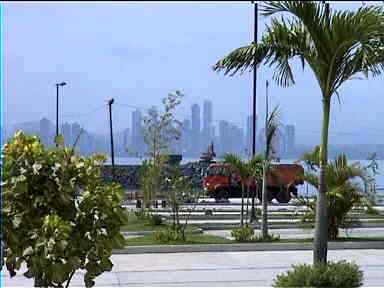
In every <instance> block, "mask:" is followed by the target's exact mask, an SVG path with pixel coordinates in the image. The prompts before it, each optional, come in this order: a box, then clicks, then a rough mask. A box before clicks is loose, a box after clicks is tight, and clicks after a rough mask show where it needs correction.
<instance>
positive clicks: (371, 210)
mask: <svg viewBox="0 0 384 288" xmlns="http://www.w3.org/2000/svg"><path fill="white" fill-rule="evenodd" d="M366 212H367V214H369V215H379V214H380V212H379V210H377V209H375V208H373V207H372V206H371V205H369V206H367V210H366Z"/></svg>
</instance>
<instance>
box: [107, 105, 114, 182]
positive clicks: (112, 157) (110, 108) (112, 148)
mask: <svg viewBox="0 0 384 288" xmlns="http://www.w3.org/2000/svg"><path fill="white" fill-rule="evenodd" d="M114 101H115V100H114V99H113V98H112V99H110V100H109V101H108V106H109V128H110V133H111V161H112V180H115V151H114V147H113V130H112V104H113V102H114Z"/></svg>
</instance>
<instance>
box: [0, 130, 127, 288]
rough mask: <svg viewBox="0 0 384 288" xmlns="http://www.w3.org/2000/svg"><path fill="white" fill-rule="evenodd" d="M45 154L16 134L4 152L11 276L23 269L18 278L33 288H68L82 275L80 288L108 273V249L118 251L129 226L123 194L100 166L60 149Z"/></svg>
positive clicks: (6, 240) (5, 216) (33, 139)
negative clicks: (30, 280) (105, 179)
mask: <svg viewBox="0 0 384 288" xmlns="http://www.w3.org/2000/svg"><path fill="white" fill-rule="evenodd" d="M57 143H58V144H59V147H58V148H54V149H50V150H48V149H45V148H44V146H43V145H42V144H41V142H40V140H39V139H38V138H37V137H34V136H27V135H25V134H24V133H22V132H17V133H16V134H15V136H14V137H13V138H12V139H11V140H10V141H9V142H8V143H7V144H6V145H5V146H4V150H3V156H4V167H3V174H2V176H3V179H2V180H3V184H2V193H3V209H2V219H3V229H4V234H3V237H4V238H3V240H4V244H5V247H6V249H5V254H6V267H7V270H8V271H9V273H10V275H11V277H13V276H15V275H16V272H17V271H18V270H19V269H20V267H21V265H22V264H23V263H25V265H26V267H27V271H26V272H25V273H24V276H26V277H28V278H34V281H35V286H38V287H63V286H64V285H65V286H66V287H68V286H69V283H70V281H71V279H72V277H73V275H74V274H75V272H76V271H77V270H78V269H84V270H85V274H84V283H85V286H86V287H91V286H93V285H94V283H95V282H94V278H95V277H97V276H98V275H100V274H102V273H103V272H104V271H110V270H111V269H112V266H113V264H112V262H111V260H110V256H111V254H112V248H113V247H117V246H122V245H124V242H125V241H124V237H123V236H122V235H121V233H120V227H121V226H122V225H124V224H125V223H126V221H127V217H126V216H127V215H126V212H125V209H124V208H123V207H121V205H120V203H121V201H122V199H123V191H122V189H121V187H120V186H119V185H117V184H114V183H112V184H108V185H107V184H105V183H104V182H103V179H102V177H101V173H100V169H101V166H102V164H103V162H104V161H105V160H106V159H105V157H104V156H101V155H96V156H93V157H90V158H84V157H80V156H77V155H75V154H74V151H73V149H71V148H63V147H62V144H63V139H62V137H58V138H57Z"/></svg>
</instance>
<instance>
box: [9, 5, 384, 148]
mask: <svg viewBox="0 0 384 288" xmlns="http://www.w3.org/2000/svg"><path fill="white" fill-rule="evenodd" d="M359 5H361V4H360V3H359V2H355V3H353V2H340V3H337V4H335V3H333V4H331V7H334V8H338V9H339V8H343V9H352V10H353V9H356V8H357V7H359ZM3 15H4V20H3V23H2V24H3V25H4V27H3V31H4V35H3V39H4V46H3V47H4V55H3V56H4V60H5V61H4V62H5V67H4V72H5V73H4V74H5V75H4V81H5V87H4V94H5V99H4V113H5V119H4V120H5V124H6V126H7V127H8V128H9V127H10V126H11V125H13V124H16V123H19V122H24V121H36V120H40V119H41V118H42V117H47V118H48V119H50V120H51V121H54V120H55V115H56V114H55V113H56V110H55V109H56V88H55V83H57V82H62V81H65V82H67V83H68V84H67V86H64V87H62V88H61V89H60V100H59V102H60V122H61V123H62V122H64V121H69V122H74V121H78V122H80V123H81V124H82V125H84V126H85V128H86V129H88V130H90V131H92V132H96V133H105V134H106V133H108V113H107V102H106V101H107V99H109V98H111V97H113V98H114V99H115V104H114V106H113V119H114V127H115V131H119V130H122V129H124V128H127V127H130V125H131V112H132V111H133V110H134V107H139V108H140V109H142V110H143V111H145V109H147V108H149V107H150V106H151V105H160V103H161V99H162V98H163V97H165V96H166V95H167V93H169V92H172V91H175V90H180V91H182V92H183V93H184V94H185V97H184V100H183V103H182V105H181V106H180V107H179V109H178V112H177V113H176V115H177V117H178V118H180V119H181V120H183V119H184V118H189V117H190V106H191V105H192V104H193V103H198V104H200V105H201V110H202V104H203V101H204V99H207V100H211V101H212V102H213V118H214V120H222V119H223V120H227V121H231V122H234V123H236V124H238V125H239V126H241V127H245V123H246V117H247V115H250V113H251V109H252V101H251V99H252V74H251V73H245V74H243V75H238V76H234V77H229V76H224V75H222V74H220V73H216V72H214V71H213V70H212V66H213V64H215V63H216V62H217V60H219V59H220V58H221V57H223V56H225V55H226V54H227V53H229V52H230V51H232V50H233V49H235V48H237V47H240V46H243V45H247V44H248V43H249V42H251V41H252V39H253V29H254V27H253V21H254V20H253V7H252V5H251V4H250V2H246V1H244V2H193V3H192V2H162V3H158V2H129V3H128V2H125V3H124V2H116V3H110V2H109V3H106V2H83V3H81V2H67V3H60V2H52V3H45V2H33V3H29V2H24V3H17V2H14V3H12V2H9V3H3ZM268 21H269V18H266V17H263V16H260V17H259V30H258V31H259V37H260V36H261V34H262V33H263V31H264V29H265V25H266V24H267V23H268ZM297 64H298V63H297ZM294 68H295V69H294V71H295V80H296V85H295V86H292V87H290V88H281V87H278V86H277V85H276V84H275V83H274V82H273V81H272V80H271V78H272V72H273V71H272V70H271V69H270V68H268V67H261V68H260V69H258V82H257V83H258V87H257V97H258V101H257V110H258V117H259V119H260V120H261V119H264V117H265V116H264V112H265V104H264V103H265V81H266V80H269V81H270V90H269V95H270V107H273V106H275V105H277V104H279V105H280V108H281V112H282V122H283V123H284V124H294V125H295V126H296V134H297V143H299V144H300V143H301V144H316V143H318V142H319V139H320V133H319V131H320V127H321V120H322V119H321V115H322V112H321V100H320V90H319V88H318V86H317V83H316V81H315V79H314V77H313V75H312V72H311V71H310V70H309V69H305V70H304V71H302V70H301V68H300V67H299V65H296V64H295V65H294ZM383 80H384V76H380V77H378V78H376V79H370V80H354V81H350V82H348V83H346V84H345V85H344V86H343V87H342V88H341V90H340V95H341V104H339V102H338V101H337V99H336V98H334V99H333V100H334V103H333V107H332V111H331V126H330V139H329V140H330V143H331V144H366V143H367V144H382V143H384V141H383V139H384V128H383V125H382V121H381V118H379V117H380V116H381V115H382V112H383V111H384V110H383V107H384V106H383V103H384V98H383V97H384V95H383V94H384V89H383V86H384V85H383V84H384V82H383ZM215 123H217V122H215ZM259 125H261V123H259ZM259 127H260V126H259Z"/></svg>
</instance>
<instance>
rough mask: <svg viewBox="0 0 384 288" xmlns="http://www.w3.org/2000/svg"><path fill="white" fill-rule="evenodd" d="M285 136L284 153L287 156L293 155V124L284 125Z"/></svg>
mask: <svg viewBox="0 0 384 288" xmlns="http://www.w3.org/2000/svg"><path fill="white" fill-rule="evenodd" d="M285 137H286V154H287V156H293V154H294V153H295V145H296V143H295V142H296V141H295V126H294V125H287V126H285Z"/></svg>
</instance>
